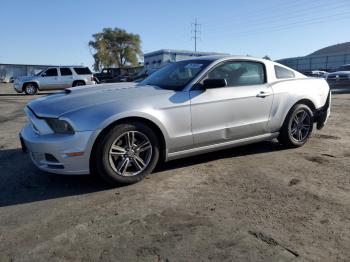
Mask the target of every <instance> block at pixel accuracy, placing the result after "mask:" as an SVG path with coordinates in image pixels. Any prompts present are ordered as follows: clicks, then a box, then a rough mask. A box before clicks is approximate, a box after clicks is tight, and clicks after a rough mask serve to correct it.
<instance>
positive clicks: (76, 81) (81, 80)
mask: <svg viewBox="0 0 350 262" xmlns="http://www.w3.org/2000/svg"><path fill="white" fill-rule="evenodd" d="M78 82H83V83H84V85H86V82H85V80H83V79H76V80H74V81H73V83H72V87H74V86H75V84H76V83H78Z"/></svg>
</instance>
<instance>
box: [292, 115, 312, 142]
mask: <svg viewBox="0 0 350 262" xmlns="http://www.w3.org/2000/svg"><path fill="white" fill-rule="evenodd" d="M311 125H312V123H311V118H310V115H309V114H308V113H307V112H306V111H305V110H300V111H299V112H298V113H296V114H295V116H294V118H293V120H292V122H291V127H290V132H291V136H292V139H293V140H294V141H296V142H302V141H304V140H305V139H306V138H307V137H308V136H309V133H310V130H311Z"/></svg>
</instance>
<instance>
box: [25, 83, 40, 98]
mask: <svg viewBox="0 0 350 262" xmlns="http://www.w3.org/2000/svg"><path fill="white" fill-rule="evenodd" d="M23 91H24V93H26V95H31V96H32V95H36V94H37V93H38V86H37V85H36V84H34V83H27V84H25V85H24V86H23Z"/></svg>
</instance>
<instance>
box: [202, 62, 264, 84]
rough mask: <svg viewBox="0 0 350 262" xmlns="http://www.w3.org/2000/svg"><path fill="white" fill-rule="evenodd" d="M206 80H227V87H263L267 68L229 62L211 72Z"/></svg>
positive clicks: (250, 63) (260, 64) (259, 64)
mask: <svg viewBox="0 0 350 262" xmlns="http://www.w3.org/2000/svg"><path fill="white" fill-rule="evenodd" d="M206 79H226V81H227V86H248V85H261V84H264V83H265V82H266V76H265V67H264V65H263V64H262V63H258V62H250V61H232V62H227V63H224V64H221V65H219V66H217V67H216V68H214V69H213V70H212V71H210V72H209V73H208V75H207V77H206Z"/></svg>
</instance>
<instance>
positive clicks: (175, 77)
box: [141, 60, 211, 91]
mask: <svg viewBox="0 0 350 262" xmlns="http://www.w3.org/2000/svg"><path fill="white" fill-rule="evenodd" d="M210 63H211V61H210V60H186V61H180V62H176V63H171V64H169V65H167V66H165V67H163V68H161V69H159V70H158V71H157V72H155V73H153V74H152V75H150V76H149V77H147V78H146V79H145V80H143V81H142V82H141V84H144V85H154V86H158V87H160V88H163V89H169V90H174V91H180V90H182V89H183V88H184V87H185V86H186V85H187V84H188V83H189V82H191V81H192V80H193V79H194V78H195V77H196V76H197V75H198V74H199V73H200V72H201V71H203V69H204V68H206V67H207V66H208V64H210Z"/></svg>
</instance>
